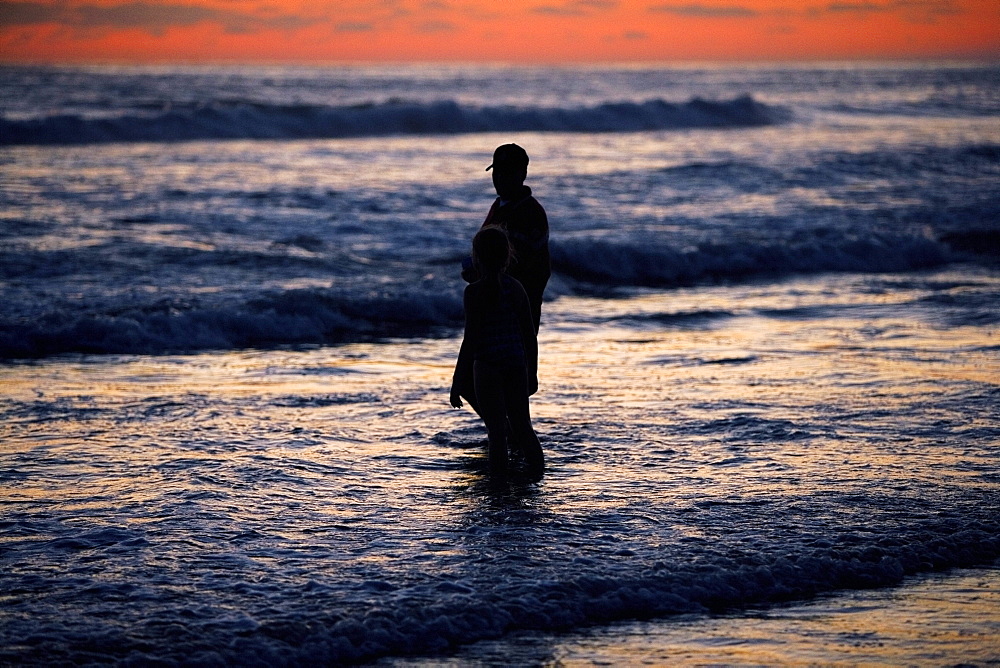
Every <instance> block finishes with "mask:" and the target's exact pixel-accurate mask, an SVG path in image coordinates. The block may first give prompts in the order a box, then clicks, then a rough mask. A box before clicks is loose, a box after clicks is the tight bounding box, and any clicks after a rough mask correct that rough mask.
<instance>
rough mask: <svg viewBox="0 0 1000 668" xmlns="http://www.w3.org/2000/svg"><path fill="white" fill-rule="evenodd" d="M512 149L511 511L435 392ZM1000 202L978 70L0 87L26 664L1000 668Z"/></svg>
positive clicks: (176, 78) (650, 72) (209, 76)
mask: <svg viewBox="0 0 1000 668" xmlns="http://www.w3.org/2000/svg"><path fill="white" fill-rule="evenodd" d="M509 141H516V142H517V143H519V144H521V145H522V146H524V147H525V148H526V149H527V151H528V153H529V155H530V156H531V164H530V167H529V178H528V184H529V185H530V186H531V187H532V188H533V190H534V193H535V195H536V197H537V198H538V199H539V201H541V203H542V204H543V205H544V206H545V208H546V210H547V211H548V214H549V219H550V224H551V228H552V237H551V249H552V254H553V264H554V275H553V278H552V281H551V283H550V284H549V288H548V290H547V293H546V300H547V301H546V303H545V305H544V307H543V314H542V327H541V333H540V337H539V341H540V384H541V387H540V390H539V393H538V394H537V395H536V396H535V397H533V399H532V411H533V417H534V422H535V427H536V431H537V432H538V433H539V437H540V439H541V442H542V446H543V449H544V450H545V453H546V456H547V461H548V469H547V472H546V475H545V477H544V478H543V479H542V480H541V481H540V482H538V483H522V482H518V481H516V480H515V481H513V482H510V483H505V484H496V483H492V482H491V481H490V480H489V479H488V477H487V476H486V474H485V447H484V442H485V432H484V430H483V428H482V425H481V424H480V423H479V421H478V419H477V418H476V417H475V416H474V414H472V413H471V412H468V411H458V410H453V409H451V408H450V407H449V406H448V386H449V383H450V377H451V372H452V366H453V364H454V359H455V356H456V354H457V351H458V345H459V340H458V337H459V336H460V333H461V332H460V327H461V322H462V312H461V291H462V288H463V285H464V284H463V283H462V281H461V278H460V277H459V271H460V263H461V259H462V258H463V257H464V256H465V255H466V254H467V253H468V249H469V242H470V239H471V237H472V235H473V233H474V232H475V230H476V229H477V228H478V226H479V224H480V223H481V222H482V219H483V217H484V216H485V213H486V210H487V209H488V208H489V205H490V204H491V202H492V200H493V197H494V194H493V192H492V186H491V183H490V180H489V175H488V174H487V173H486V172H485V171H484V169H485V166H486V165H487V164H489V161H490V158H491V155H492V151H493V149H494V148H495V147H496V146H497V145H499V144H501V143H506V142H509ZM998 177H1000V68H998V67H996V66H995V65H977V64H957V63H946V64H938V65H905V64H896V65H892V66H888V65H884V66H876V65H867V66H859V65H854V66H846V65H837V64H829V65H809V66H806V65H801V66H792V65H789V66H782V67H777V66H755V67H701V68H695V67H668V66H657V67H654V66H645V67H601V68H597V67H591V68H582V67H580V68H502V67H483V66H475V67H474V66H434V67H432V66H419V67H418V66H410V67H393V68H389V67H353V68H352V67H329V68H319V67H317V68H290V67H285V68H279V67H274V68H261V67H258V68H239V67H147V68H137V67H132V68H110V67H93V68H11V67H8V68H3V69H0V304H2V306H0V358H2V363H0V416H2V420H0V504H2V508H3V510H2V514H0V599H2V603H3V605H2V606H0V663H4V664H80V663H123V664H145V663H151V662H155V663H158V664H163V665H194V664H198V665H216V664H236V663H238V664H241V665H244V664H245V665H300V664H342V663H365V662H378V663H380V664H383V665H385V664H398V665H403V664H408V663H412V662H416V663H428V662H437V663H439V664H450V663H453V664H457V665H467V664H492V663H503V662H504V659H503V657H519V658H520V659H522V660H523V662H524V663H535V664H537V663H542V664H544V663H557V662H563V663H574V662H577V663H581V664H585V663H599V662H607V663H621V662H623V661H632V660H634V661H635V662H638V661H643V660H645V661H650V662H653V663H661V664H662V663H665V662H670V661H671V660H673V659H675V658H677V657H682V658H683V661H685V662H688V663H698V662H703V663H712V662H720V663H737V664H743V665H760V664H770V663H781V662H789V663H794V662H799V663H829V662H836V661H841V660H843V661H847V662H850V661H857V662H865V661H878V660H880V657H881V660H884V661H886V662H890V663H891V662H901V663H925V662H932V663H941V664H943V663H947V662H949V660H950V658H951V657H952V656H957V654H955V650H954V648H955V647H957V646H958V645H950V646H947V647H946V646H944V645H940V646H939V645H938V644H936V643H939V641H941V637H940V636H933V635H928V634H919V633H908V632H905V628H909V627H905V625H903V624H902V622H900V620H902V619H904V617H905V620H906V623H911V622H912V623H913V624H915V625H916V626H915V627H916V628H925V629H926V628H931V629H936V628H940V629H941V633H942V634H947V633H952V634H953V635H955V636H961V637H964V638H971V639H972V640H971V642H967V643H964V644H963V645H962V653H961V655H960V660H961V661H963V662H966V663H991V662H993V663H995V662H996V661H997V660H1000V656H998V649H997V646H996V644H995V643H992V642H990V641H989V640H988V639H989V638H990V637H992V635H991V634H992V633H993V632H994V631H995V629H996V628H997V624H998V623H1000V612H998V611H997V609H996V604H995V602H996V597H995V595H990V596H987V594H985V593H983V592H984V591H990V592H992V591H994V590H995V588H996V586H997V581H998V578H997V572H998V571H997V563H998V562H997V559H998V558H1000V494H998V493H1000V460H998V454H1000V411H998V409H997V406H998V404H1000V401H998V400H1000V337H998V330H997V328H998V323H1000V215H998V213H1000V178H998ZM968 568H975V569H985V570H975V571H966V570H956V569H968ZM969 573H973V575H969ZM936 578H944V579H943V580H938V579H936ZM949 578H950V579H949ZM963 578H972V579H973V580H974V581H975V582H977V583H980V584H979V585H975V586H973V585H969V584H968V581H967V580H965V579H963ZM942 582H943V583H944V584H942V585H940V586H938V584H940V583H942ZM956 582H957V583H958V584H955V583H956ZM928 583H930V584H928ZM981 583H987V584H981ZM928 587H930V588H931V589H933V592H932V593H931V594H928V593H927V592H928V591H929V590H928ZM934 587H938V588H937V589H934ZM977 587H978V591H979V594H978V595H976V596H978V598H976V600H980V599H983V598H984V597H985V600H986V603H985V604H982V605H978V607H976V606H973V607H974V610H975V612H974V614H970V615H968V618H969V620H970V621H969V622H968V626H962V625H958V622H955V623H954V625H953V626H954V628H953V627H952V626H949V622H948V619H951V617H948V619H945V618H944V616H943V615H942V614H941V610H959V609H963V608H962V606H961V603H962V601H964V600H966V599H968V598H970V597H969V596H968V593H969V591H970V588H971V589H972V590H976V588H977ZM887 592H888V593H887ZM871 597H875V598H871ZM963 597H965V598H963ZM873 600H876V601H877V602H876V603H873V602H872V601H873ZM913 601H919V602H920V604H919V605H918V604H916V603H912V602H913ZM928 601H930V603H928ZM933 601H940V602H941V604H940V606H935V605H934V603H933ZM911 603H912V604H911ZM879 606H882V608H879ZM859 609H865V610H882V609H885V610H888V611H889V612H887V613H886V614H881V612H880V613H879V614H872V615H869V617H868V618H867V619H868V621H866V622H865V624H867V625H868V626H866V628H868V629H869V630H868V631H866V632H865V633H872V634H875V636H870V635H867V636H866V635H864V634H855V636H851V635H850V633H849V632H845V633H844V634H841V635H840V636H836V631H835V630H836V629H842V628H843V624H844V623H846V622H845V621H844V620H846V619H849V615H851V614H854V613H856V612H857V611H858V610H859ZM964 609H973V608H964ZM732 619H737V620H739V623H738V624H737V627H738V628H740V629H744V631H745V629H746V628H747V626H746V624H748V623H750V621H753V620H757V621H759V622H760V623H759V624H757V625H756V626H753V627H752V628H753V629H754V631H753V633H750V632H742V631H741V632H736V631H734V630H733V629H732V628H729V627H726V626H725V625H726V623H727V620H732ZM748 620H749V621H748ZM817 620H818V621H817ZM913 620H916V621H913ZM754 623H756V622H754ZM810 624H811V625H812V626H809V625H810ZM838 624H840V626H838ZM894 624H895V626H894ZM872 626H873V627H874V628H869V627H872ZM824 629H825V630H826V632H828V633H829V634H830V637H833V636H836V638H837V642H836V643H835V642H832V641H831V642H826V643H825V644H824V643H820V644H814V645H811V646H809V647H804V646H803V645H802V644H801V642H799V643H798V644H796V642H797V641H795V642H793V641H792V640H790V639H791V638H793V637H797V638H812V639H815V638H816V637H818V635H820V634H821V632H823V630H824ZM894 629H895V631H894ZM900 629H903V630H902V631H901V630H900ZM955 629H957V630H955ZM872 637H878V638H880V640H879V641H878V642H882V646H881V648H880V646H879V645H878V642H875V641H872V642H868V640H870V639H871V638H872ZM692 638H703V639H704V638H714V639H716V642H710V641H705V642H701V643H699V642H694V641H692V640H691V639H692ZM854 641H856V642H855V645H864V646H865V651H866V652H869V653H867V654H862V655H857V654H856V655H850V656H847V658H845V655H844V654H842V653H840V650H841V649H842V645H843V644H844V643H850V642H854ZM679 643H680V644H679ZM685 643H686V644H685ZM837 643H840V644H839V645H838V644H837ZM681 646H683V647H682V649H681V650H677V651H679V652H681V653H680V654H677V653H671V652H674V650H675V649H676V648H677V647H681ZM941 647H944V649H941ZM948 647H951V650H949V649H948ZM553 648H556V649H553ZM671 648H674V649H671ZM720 648H724V649H725V651H723V649H720ZM758 650H760V651H758ZM935 652H937V653H936V654H935ZM851 657H853V658H851ZM952 662H954V661H952Z"/></svg>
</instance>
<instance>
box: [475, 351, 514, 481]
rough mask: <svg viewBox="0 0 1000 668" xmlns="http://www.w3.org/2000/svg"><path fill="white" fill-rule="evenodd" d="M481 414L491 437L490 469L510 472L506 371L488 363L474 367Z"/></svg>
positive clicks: (478, 363)
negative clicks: (505, 388)
mask: <svg viewBox="0 0 1000 668" xmlns="http://www.w3.org/2000/svg"><path fill="white" fill-rule="evenodd" d="M473 376H474V377H475V390H476V399H477V400H478V402H479V415H480V417H482V418H483V422H485V423H486V431H487V433H488V434H489V439H490V449H489V456H490V471H492V472H493V473H506V471H507V405H506V401H505V397H504V394H505V393H504V390H503V386H504V374H503V372H502V371H501V370H500V369H498V368H497V367H495V366H493V365H491V364H489V363H487V362H478V361H477V362H476V363H475V364H474V366H473Z"/></svg>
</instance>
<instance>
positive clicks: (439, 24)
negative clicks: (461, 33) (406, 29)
mask: <svg viewBox="0 0 1000 668" xmlns="http://www.w3.org/2000/svg"><path fill="white" fill-rule="evenodd" d="M454 31H455V24H454V23H449V22H448V21H426V22H424V23H421V24H420V25H418V26H417V32H419V33H424V34H429V35H430V34H434V33H442V32H454Z"/></svg>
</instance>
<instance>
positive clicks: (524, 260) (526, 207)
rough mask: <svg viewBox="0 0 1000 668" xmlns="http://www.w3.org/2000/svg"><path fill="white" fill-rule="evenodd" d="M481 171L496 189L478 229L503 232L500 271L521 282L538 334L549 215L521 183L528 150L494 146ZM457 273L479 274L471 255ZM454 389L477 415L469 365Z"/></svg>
mask: <svg viewBox="0 0 1000 668" xmlns="http://www.w3.org/2000/svg"><path fill="white" fill-rule="evenodd" d="M486 171H492V172H493V187H494V188H495V189H496V191H497V198H496V201H494V202H493V206H491V207H490V211H489V213H487V214H486V220H485V221H483V224H482V226H481V227H480V231H482V230H484V229H487V228H490V227H498V228H500V229H502V230H503V231H504V232H505V233H506V234H507V238H508V240H509V242H510V245H511V249H512V253H511V258H510V263H509V264H508V265H507V268H506V270H505V273H506V274H507V275H509V276H510V277H511V278H514V279H515V280H516V281H517V282H518V283H520V284H521V287H523V288H524V291H525V293H526V294H527V296H528V306H529V310H530V311H531V320H532V325H533V326H534V329H535V334H536V335H537V334H538V326H539V324H540V322H541V315H542V294H543V293H544V292H545V285H546V284H547V283H548V282H549V276H550V275H551V274H552V266H551V261H550V259H549V220H548V217H547V216H546V215H545V209H543V208H542V205H541V204H539V203H538V200H536V199H535V198H534V197H533V196H532V194H531V188H529V187H528V186H526V185H524V181H525V179H526V178H527V176H528V154H527V152H526V151H525V150H524V149H523V148H521V147H520V146H518V145H517V144H504V145H503V146H498V147H497V150H496V151H494V152H493V162H492V163H490V166H489V167H487V168H486ZM462 278H464V279H465V280H466V281H467V282H469V283H474V282H476V281H478V280H479V279H480V278H481V277H480V275H479V271H478V270H477V269H476V267H475V265H474V264H473V262H472V258H471V257H469V258H466V259H465V261H464V262H463V263H462ZM470 368H471V367H470ZM536 389H537V386H536V387H532V388H531V389H530V391H529V394H534V392H535V390H536ZM453 391H454V392H455V393H457V394H459V395H460V396H462V397H465V400H466V401H468V402H469V405H470V406H471V407H472V409H473V410H474V411H476V413H478V414H479V415H480V416H482V412H481V411H480V406H479V402H478V401H477V399H476V391H475V386H474V383H473V378H472V374H471V373H469V372H468V369H460V370H457V371H456V375H455V379H454V383H453Z"/></svg>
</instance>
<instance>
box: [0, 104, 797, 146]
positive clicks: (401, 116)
mask: <svg viewBox="0 0 1000 668" xmlns="http://www.w3.org/2000/svg"><path fill="white" fill-rule="evenodd" d="M788 117H789V113H788V112H787V111H786V110H785V109H783V108H779V107H773V106H769V105H765V104H763V103H761V102H758V101H756V100H754V99H753V98H752V97H751V96H749V95H746V96H742V97H738V98H735V99H732V100H724V101H708V100H703V99H700V98H695V99H692V100H690V101H688V102H684V103H673V102H667V101H664V100H661V99H654V100H649V101H646V102H614V103H611V102H609V103H604V104H599V105H595V106H589V107H566V108H548V107H530V108H525V107H513V106H497V107H475V106H468V105H462V104H459V103H458V102H455V101H451V100H444V101H439V102H432V103H416V102H405V101H390V102H385V103H379V104H364V105H354V106H343V107H325V106H314V105H275V104H260V103H253V102H233V101H228V102H216V103H213V104H210V105H193V106H190V107H186V108H185V107H177V106H173V107H167V108H164V109H161V110H157V111H152V112H149V111H134V112H133V113H132V114H126V115H122V116H118V117H113V118H88V117H85V116H81V115H71V114H59V115H52V116H47V117H43V118H36V119H25V120H10V119H0V145H14V144H92V143H110V142H169V141H185V140H207V139H322V138H342V137H377V136H384V135H426V134H460V133H476V132H522V131H525V132H636V131H648V130H673V129H684V128H704V127H711V128H727V127H733V128H740V127H751V126H758V125H770V124H775V123H780V122H783V121H785V120H787V119H788Z"/></svg>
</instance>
